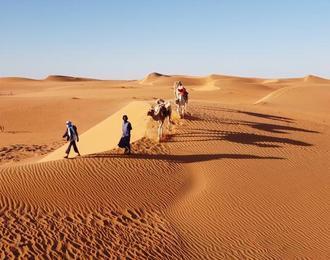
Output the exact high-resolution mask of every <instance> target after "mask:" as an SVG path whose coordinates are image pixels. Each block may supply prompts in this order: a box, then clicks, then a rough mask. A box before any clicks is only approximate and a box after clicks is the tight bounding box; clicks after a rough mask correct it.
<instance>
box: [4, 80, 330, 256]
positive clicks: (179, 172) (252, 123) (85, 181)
mask: <svg viewBox="0 0 330 260" xmlns="http://www.w3.org/2000/svg"><path fill="white" fill-rule="evenodd" d="M176 80H181V81H183V83H184V84H185V85H186V86H187V88H188V91H189V93H190V103H189V107H188V111H189V115H188V116H187V117H186V118H185V119H182V120H176V125H175V127H174V128H173V130H172V131H168V130H167V131H166V134H167V137H166V140H167V141H166V142H163V143H157V142H155V141H154V140H153V139H154V137H155V133H156V128H157V125H156V124H155V123H152V122H149V123H148V120H146V117H145V116H146V112H147V111H145V110H147V108H148V106H149V104H150V102H152V101H153V100H155V99H156V98H158V97H162V98H165V99H172V98H173V96H172V95H173V89H172V86H173V82H174V81H176ZM329 101H330V81H329V80H326V79H322V78H319V77H316V76H307V77H305V78H296V79H257V78H239V77H230V76H220V75H210V76H206V77H189V76H180V75H177V76H168V75H162V74H158V73H152V74H150V75H148V76H147V77H145V78H144V79H143V80H140V81H138V80H136V81H110V80H109V81H102V80H94V79H86V78H74V77H65V76H51V77H48V78H47V79H46V80H30V79H24V78H0V111H1V112H0V126H3V127H4V131H3V132H1V130H0V163H1V165H2V166H0V258H1V259H2V258H15V257H16V258H18V257H40V258H47V257H48V258H87V257H90V256H91V257H94V258H97V259H102V258H115V259H116V257H118V258H119V259H122V258H123V259H125V257H126V259H298V258H304V259H308V258H309V259H329V257H330V250H329V244H330V226H329V223H330V214H329V212H330V207H329V197H330V189H329V183H330V182H329V181H330V179H329V178H330V177H329V172H330V163H329V155H330V154H329V148H330V141H329V140H330V131H329V126H330V120H329V119H330V106H329V103H330V102H329ZM122 113H127V114H128V116H129V118H131V119H132V124H133V132H132V133H133V134H134V136H135V137H134V141H135V142H134V143H133V146H132V147H133V154H132V155H131V156H126V155H123V154H122V150H120V149H114V150H112V148H114V147H115V145H116V142H117V141H118V139H119V137H120V126H121V114H122ZM68 119H70V120H72V121H73V122H74V123H75V124H76V125H77V126H78V130H79V132H80V134H81V142H80V143H78V146H79V145H80V147H81V149H82V151H83V154H85V155H84V156H82V157H81V158H78V159H72V160H64V159H60V158H61V156H62V155H63V147H62V148H61V146H62V145H64V146H65V145H66V144H65V142H64V141H63V140H62V139H61V136H62V134H63V132H64V130H65V121H66V120H68ZM0 129H1V128H0ZM143 135H146V136H147V137H143ZM54 150H55V151H54ZM53 151H54V152H53ZM40 160H42V162H39V161H40Z"/></svg>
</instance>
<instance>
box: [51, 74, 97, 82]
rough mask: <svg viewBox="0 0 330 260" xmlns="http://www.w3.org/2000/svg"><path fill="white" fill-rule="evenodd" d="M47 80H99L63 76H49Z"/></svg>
mask: <svg viewBox="0 0 330 260" xmlns="http://www.w3.org/2000/svg"><path fill="white" fill-rule="evenodd" d="M45 80H46V81H94V80H97V79H92V78H82V77H72V76H63V75H49V76H48V77H47V78H45Z"/></svg>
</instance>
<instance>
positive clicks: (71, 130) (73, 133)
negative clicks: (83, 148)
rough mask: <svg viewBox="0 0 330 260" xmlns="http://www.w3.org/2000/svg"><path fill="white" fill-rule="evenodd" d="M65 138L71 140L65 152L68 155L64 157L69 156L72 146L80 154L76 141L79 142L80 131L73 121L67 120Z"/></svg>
mask: <svg viewBox="0 0 330 260" xmlns="http://www.w3.org/2000/svg"><path fill="white" fill-rule="evenodd" d="M63 138H66V140H67V141H69V146H68V148H67V149H66V151H65V153H66V156H64V158H66V159H67V158H69V153H70V150H71V147H72V146H73V150H74V151H75V153H77V155H78V156H80V153H79V150H78V147H77V144H76V142H79V136H78V131H77V127H76V126H75V125H74V124H72V122H71V121H66V131H65V133H64V135H63Z"/></svg>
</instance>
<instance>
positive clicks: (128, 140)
mask: <svg viewBox="0 0 330 260" xmlns="http://www.w3.org/2000/svg"><path fill="white" fill-rule="evenodd" d="M124 138H125V150H128V151H131V144H130V142H131V136H125V137H124Z"/></svg>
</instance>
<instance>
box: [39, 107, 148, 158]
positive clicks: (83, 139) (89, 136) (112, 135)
mask: <svg viewBox="0 0 330 260" xmlns="http://www.w3.org/2000/svg"><path fill="white" fill-rule="evenodd" d="M149 108H150V104H149V103H147V102H143V101H134V102H131V103H129V104H128V105H126V106H125V107H123V108H122V109H120V110H119V111H117V112H116V113H114V114H113V115H111V116H109V117H108V118H107V119H105V120H104V121H102V122H100V123H99V124H97V125H96V126H94V127H92V128H91V129H89V130H87V131H86V132H84V133H83V134H82V135H80V138H79V139H80V140H79V143H78V147H79V152H80V154H81V155H87V154H93V153H100V152H104V151H108V150H111V149H114V148H115V147H117V144H118V142H119V139H120V137H121V125H122V116H123V115H128V116H129V121H130V122H131V123H132V126H133V130H132V137H131V141H132V142H134V141H136V140H138V139H141V138H142V137H143V136H144V135H145V133H146V129H147V124H148V121H149V120H148V117H147V112H146V111H148V109H149ZM66 148H67V144H65V145H63V146H61V147H60V148H58V149H57V150H56V151H54V152H52V153H51V154H49V155H47V156H46V157H45V158H43V159H42V160H41V162H46V161H51V160H59V159H62V158H63V156H64V155H65V150H66Z"/></svg>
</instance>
